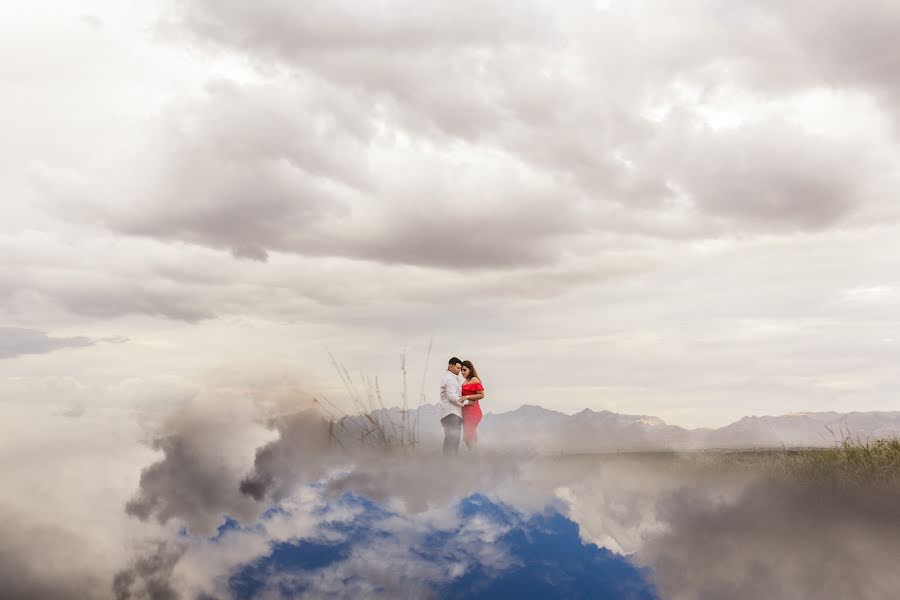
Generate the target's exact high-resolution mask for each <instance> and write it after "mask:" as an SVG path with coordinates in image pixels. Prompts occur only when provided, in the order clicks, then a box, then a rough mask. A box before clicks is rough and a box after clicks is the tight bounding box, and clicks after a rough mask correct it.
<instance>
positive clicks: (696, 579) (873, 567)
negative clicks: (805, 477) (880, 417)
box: [640, 481, 900, 600]
mask: <svg viewBox="0 0 900 600" xmlns="http://www.w3.org/2000/svg"><path fill="white" fill-rule="evenodd" d="M660 516H661V518H662V519H663V520H665V522H666V523H667V524H668V528H669V529H668V531H666V533H664V534H661V535H659V536H656V537H653V536H651V537H650V538H649V539H648V540H647V543H646V545H645V547H644V548H643V549H642V550H641V552H640V555H641V557H642V559H643V560H646V561H647V562H648V563H649V564H651V565H653V568H654V572H655V574H656V579H657V582H658V584H659V586H660V589H661V591H662V592H663V593H664V594H665V595H666V597H671V598H676V599H678V598H709V599H715V598H734V599H736V600H742V599H745V598H746V599H750V598H762V597H770V598H772V597H785V598H791V597H800V596H812V597H816V598H823V599H832V598H834V599H838V598H847V597H855V598H871V599H873V600H874V599H875V598H885V597H888V596H890V594H891V590H894V589H897V586H898V585H900V577H898V575H897V573H896V570H895V569H894V568H893V567H892V566H891V560H890V558H888V557H890V556H896V555H897V552H898V551H900V542H898V540H900V537H898V534H900V528H898V525H897V524H898V523H900V509H898V508H897V499H896V497H892V495H891V494H887V495H886V494H884V493H883V492H882V491H879V490H856V489H854V490H837V489H834V488H828V489H824V488H819V487H816V486H813V487H808V486H804V485H802V484H798V483H797V482H788V483H779V482H775V483H773V482H771V481H762V482H757V483H754V484H751V485H749V486H747V487H746V489H744V490H743V491H742V492H741V493H739V494H738V495H736V497H734V498H724V499H723V498H716V497H715V496H711V495H708V494H705V493H698V491H697V490H688V489H684V490H682V491H680V492H678V493H676V494H674V495H672V496H671V497H669V498H664V499H661V501H660Z"/></svg>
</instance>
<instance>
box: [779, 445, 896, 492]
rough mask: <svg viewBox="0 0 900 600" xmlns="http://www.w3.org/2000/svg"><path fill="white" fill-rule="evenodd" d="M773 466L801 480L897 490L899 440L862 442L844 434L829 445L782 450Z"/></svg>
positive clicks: (841, 485)
mask: <svg viewBox="0 0 900 600" xmlns="http://www.w3.org/2000/svg"><path fill="white" fill-rule="evenodd" d="M776 466H777V467H778V468H780V470H781V473H782V474H783V475H785V476H788V477H791V478H794V479H798V480H800V481H811V482H825V483H832V484H835V485H837V486H839V487H844V486H848V487H852V486H877V487H887V488H893V489H895V490H898V491H900V439H898V438H886V439H877V440H874V441H869V440H865V441H863V440H859V439H853V438H851V437H850V436H849V435H845V436H843V437H842V438H841V440H840V441H838V442H837V443H836V444H835V445H834V446H832V447H830V448H810V449H803V450H800V451H797V452H793V453H787V452H784V453H782V455H781V456H780V458H779V460H778V461H777V462H776Z"/></svg>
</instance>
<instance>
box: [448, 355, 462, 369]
mask: <svg viewBox="0 0 900 600" xmlns="http://www.w3.org/2000/svg"><path fill="white" fill-rule="evenodd" d="M461 364H462V361H461V360H459V359H458V358H456V357H455V356H454V357H453V358H451V359H450V361H449V362H448V363H447V366H448V367H449V366H450V365H461Z"/></svg>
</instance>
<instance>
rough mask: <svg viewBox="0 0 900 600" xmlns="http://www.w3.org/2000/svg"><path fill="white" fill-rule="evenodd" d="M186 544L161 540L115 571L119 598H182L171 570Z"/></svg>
mask: <svg viewBox="0 0 900 600" xmlns="http://www.w3.org/2000/svg"><path fill="white" fill-rule="evenodd" d="M185 550H186V548H185V546H184V545H179V544H172V543H169V542H167V541H161V542H158V543H156V544H155V546H154V547H150V548H148V549H146V551H145V552H144V553H143V554H140V555H138V556H137V557H135V559H134V562H133V563H132V564H131V565H129V566H128V567H127V568H126V569H123V570H122V571H119V572H118V573H116V576H115V577H114V578H113V584H112V589H113V592H114V593H115V596H116V600H131V599H134V600H176V599H177V598H180V597H181V594H179V593H178V591H177V590H176V588H175V586H174V585H173V584H172V582H171V578H172V571H173V570H174V569H175V565H176V564H177V563H178V561H179V560H180V559H181V557H182V556H183V555H184V553H185Z"/></svg>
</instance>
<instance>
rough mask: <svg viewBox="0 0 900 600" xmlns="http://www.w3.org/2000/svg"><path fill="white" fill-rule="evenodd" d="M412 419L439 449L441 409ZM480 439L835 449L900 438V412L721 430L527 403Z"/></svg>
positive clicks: (487, 420)
mask: <svg viewBox="0 0 900 600" xmlns="http://www.w3.org/2000/svg"><path fill="white" fill-rule="evenodd" d="M372 416H373V417H374V418H376V419H377V420H378V421H380V422H383V423H385V424H387V423H390V422H393V423H394V424H399V423H401V421H402V417H403V414H402V411H401V410H400V409H399V408H397V407H394V408H390V409H385V410H378V411H375V412H374V413H373V414H372ZM408 417H409V422H410V423H411V424H412V423H415V422H418V426H417V428H416V430H417V435H416V437H417V439H418V440H419V442H420V444H421V445H423V446H434V447H439V445H440V441H441V439H442V438H443V430H442V428H441V425H440V421H439V419H438V407H437V405H436V404H425V405H422V406H421V407H419V408H418V409H412V410H411V411H409V413H408ZM354 418H359V417H354ZM478 434H479V441H480V443H481V444H482V445H483V447H484V448H485V449H509V450H513V449H527V450H530V451H537V452H549V453H559V452H564V453H592V452H616V451H645V450H694V449H713V448H723V449H727V448H772V447H782V446H786V447H798V446H829V445H832V444H833V443H834V442H835V440H840V439H841V437H842V436H843V435H848V434H849V435H850V436H851V437H853V438H854V439H855V438H859V439H861V440H863V441H865V440H871V439H876V438H884V437H900V411H892V412H888V411H881V412H850V413H837V412H820V413H815V412H814V413H795V414H787V415H780V416H759V417H743V418H742V419H739V420H737V421H735V422H734V423H731V424H729V425H726V426H724V427H720V428H718V429H685V428H683V427H679V426H677V425H670V424H668V423H666V422H665V421H663V420H662V419H660V418H659V417H654V416H650V415H627V414H621V413H614V412H610V411H607V410H602V411H599V412H597V411H593V410H590V409H584V410H583V411H581V412H579V413H576V414H574V415H567V414H565V413H562V412H559V411H555V410H551V409H547V408H544V407H542V406H534V405H529V404H525V405H523V406H520V407H519V408H517V409H515V410H511V411H507V412H502V413H488V414H486V415H485V416H484V420H483V421H482V423H481V425H480V426H479V428H478Z"/></svg>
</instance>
